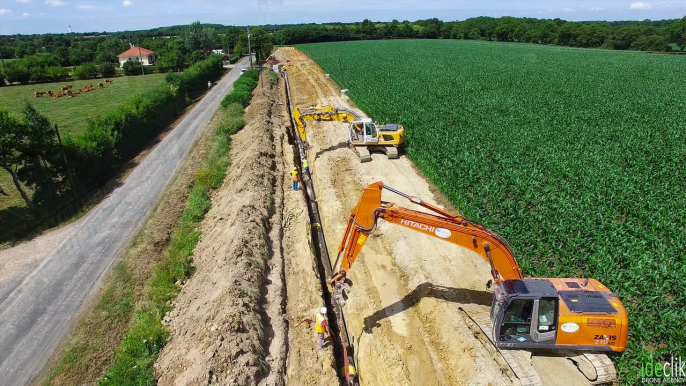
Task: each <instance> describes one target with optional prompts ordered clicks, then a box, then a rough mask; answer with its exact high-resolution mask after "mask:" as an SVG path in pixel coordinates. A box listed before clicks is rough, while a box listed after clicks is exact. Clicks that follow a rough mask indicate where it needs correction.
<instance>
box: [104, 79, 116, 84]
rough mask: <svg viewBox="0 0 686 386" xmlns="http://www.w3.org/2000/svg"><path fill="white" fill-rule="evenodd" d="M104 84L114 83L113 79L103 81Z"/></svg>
mask: <svg viewBox="0 0 686 386" xmlns="http://www.w3.org/2000/svg"><path fill="white" fill-rule="evenodd" d="M105 83H114V80H113V79H105Z"/></svg>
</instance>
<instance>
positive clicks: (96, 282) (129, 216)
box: [0, 60, 248, 386]
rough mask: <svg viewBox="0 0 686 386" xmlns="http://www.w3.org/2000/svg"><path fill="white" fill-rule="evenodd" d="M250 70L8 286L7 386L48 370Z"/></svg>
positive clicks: (2, 323)
mask: <svg viewBox="0 0 686 386" xmlns="http://www.w3.org/2000/svg"><path fill="white" fill-rule="evenodd" d="M247 65H248V62H247V60H243V61H241V62H240V63H239V64H238V65H236V66H235V67H236V68H234V70H232V71H231V72H230V73H229V74H228V75H226V76H225V77H224V78H223V79H222V80H221V81H220V82H219V83H218V84H217V85H215V86H214V87H213V89H212V90H210V91H209V92H208V93H207V95H205V97H204V98H203V99H202V100H201V101H199V102H198V103H197V104H196V106H195V107H194V108H193V110H192V111H191V112H189V113H188V115H187V116H186V117H185V118H184V119H183V120H182V121H181V122H180V123H179V125H178V126H177V127H176V128H175V129H174V130H173V131H172V132H171V133H169V134H168V135H167V136H166V137H165V138H164V139H163V140H162V141H161V142H160V143H159V145H157V147H156V148H155V149H154V150H153V151H152V152H150V154H149V155H148V156H147V157H146V158H145V159H144V160H143V162H142V163H141V164H140V165H139V166H138V167H137V168H136V169H135V170H134V171H133V172H132V173H131V174H130V175H129V176H128V177H127V178H126V180H125V181H124V183H123V184H122V185H121V186H120V187H118V188H117V189H116V190H114V191H113V192H112V194H110V196H109V197H108V198H107V199H105V200H104V201H103V202H101V203H100V204H99V205H98V206H97V207H96V208H94V209H93V210H91V211H90V212H89V213H88V214H87V215H86V216H84V217H83V218H81V219H80V220H79V221H77V222H75V223H73V224H71V225H69V227H73V228H74V229H72V231H71V232H67V236H66V238H65V239H64V241H62V242H61V243H60V244H59V246H57V248H56V249H55V250H54V251H52V252H51V253H48V254H46V256H45V257H44V258H43V259H42V261H41V262H40V263H39V264H38V265H37V266H35V267H33V269H32V270H31V271H30V272H28V273H27V272H23V273H20V275H21V276H20V277H18V278H17V277H14V278H12V279H9V280H8V282H9V283H12V285H11V286H9V288H7V286H5V288H4V291H3V292H4V293H0V385H8V386H10V385H11V386H15V385H25V384H27V383H29V382H30V381H31V380H32V378H33V377H35V376H36V375H37V374H38V373H39V372H40V371H41V370H42V369H43V367H44V366H45V365H46V363H47V361H48V359H49V358H50V356H51V355H52V354H53V353H54V351H55V349H56V348H57V346H58V344H59V343H60V341H61V340H62V338H64V336H65V334H66V333H67V332H68V330H69V328H70V326H71V323H72V322H73V320H72V319H73V317H74V315H75V314H76V313H77V312H78V311H79V309H80V308H81V307H82V306H84V305H85V304H86V303H87V302H86V301H85V300H86V299H88V297H89V295H91V293H92V292H94V291H95V290H97V289H98V288H99V286H100V283H101V281H102V279H103V278H104V277H105V274H106V273H107V272H108V270H109V268H110V267H111V266H112V263H114V261H116V260H117V258H118V257H119V255H120V252H121V251H122V250H123V249H124V248H125V247H126V246H127V244H128V242H129V240H130V239H131V237H132V235H133V234H134V232H135V231H136V230H137V229H138V228H139V226H140V224H141V223H142V221H143V219H144V218H145V217H146V216H147V214H148V213H149V212H150V210H151V208H152V206H153V205H154V204H155V203H156V201H157V200H158V198H159V197H160V195H161V194H162V192H163V191H164V189H165V187H166V185H167V183H168V182H169V180H170V179H171V177H172V176H173V175H174V172H175V171H176V169H177V168H178V166H179V165H180V164H181V161H182V159H183V158H184V156H185V154H186V153H187V152H188V150H189V149H190V147H191V145H192V144H193V142H194V141H195V139H196V138H197V136H198V134H200V132H201V131H202V129H203V128H204V127H205V124H206V123H207V122H208V121H209V120H210V118H211V117H212V114H213V113H214V112H215V110H216V109H217V107H218V106H219V103H220V102H221V99H222V97H223V96H224V95H225V94H226V93H227V92H228V91H229V90H230V88H231V87H232V85H233V82H234V81H235V80H236V79H237V78H238V76H239V75H240V71H239V70H238V68H245V67H247ZM19 258H20V256H19Z"/></svg>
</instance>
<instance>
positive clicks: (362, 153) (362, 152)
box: [351, 146, 372, 162]
mask: <svg viewBox="0 0 686 386" xmlns="http://www.w3.org/2000/svg"><path fill="white" fill-rule="evenodd" d="M351 147H352V148H353V150H355V153H357V156H358V157H359V158H360V162H369V161H371V160H372V155H371V154H370V153H369V149H367V148H366V147H364V146H351Z"/></svg>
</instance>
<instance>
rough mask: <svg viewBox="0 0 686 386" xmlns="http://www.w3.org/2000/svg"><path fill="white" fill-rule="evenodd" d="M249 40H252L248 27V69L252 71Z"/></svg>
mask: <svg viewBox="0 0 686 386" xmlns="http://www.w3.org/2000/svg"><path fill="white" fill-rule="evenodd" d="M250 39H252V34H251V33H250V26H248V57H249V59H248V60H249V61H250V69H251V70H252V48H251V47H250Z"/></svg>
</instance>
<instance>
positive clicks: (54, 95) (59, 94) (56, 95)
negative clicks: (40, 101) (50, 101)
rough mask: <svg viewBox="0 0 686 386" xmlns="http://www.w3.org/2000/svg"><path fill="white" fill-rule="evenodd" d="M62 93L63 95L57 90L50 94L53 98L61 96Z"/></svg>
mask: <svg viewBox="0 0 686 386" xmlns="http://www.w3.org/2000/svg"><path fill="white" fill-rule="evenodd" d="M62 95H64V94H62V93H61V92H58V93H57V94H52V95H51V97H53V98H61V97H62Z"/></svg>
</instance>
